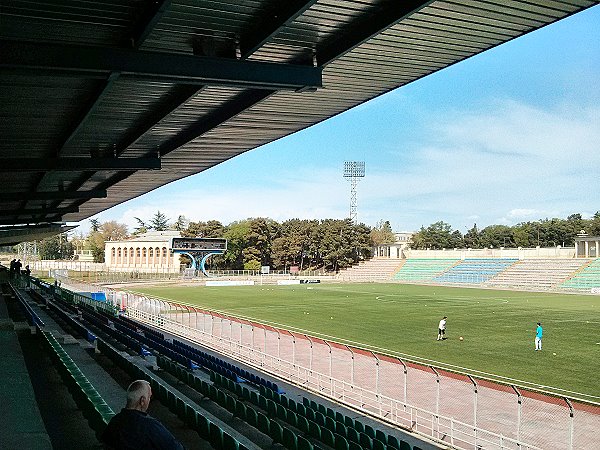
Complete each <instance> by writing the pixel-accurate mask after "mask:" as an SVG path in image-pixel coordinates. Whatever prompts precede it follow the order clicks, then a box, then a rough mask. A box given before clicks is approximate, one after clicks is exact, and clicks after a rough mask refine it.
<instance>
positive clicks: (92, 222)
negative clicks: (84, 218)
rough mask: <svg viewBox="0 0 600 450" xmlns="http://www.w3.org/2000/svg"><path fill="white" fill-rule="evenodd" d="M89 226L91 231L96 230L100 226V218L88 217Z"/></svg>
mask: <svg viewBox="0 0 600 450" xmlns="http://www.w3.org/2000/svg"><path fill="white" fill-rule="evenodd" d="M90 226H91V227H92V231H98V229H99V228H100V220H98V219H90Z"/></svg>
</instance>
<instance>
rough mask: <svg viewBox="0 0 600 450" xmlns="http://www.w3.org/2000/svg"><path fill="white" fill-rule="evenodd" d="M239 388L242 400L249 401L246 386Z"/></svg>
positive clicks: (248, 392) (248, 391)
mask: <svg viewBox="0 0 600 450" xmlns="http://www.w3.org/2000/svg"><path fill="white" fill-rule="evenodd" d="M240 386H241V385H240ZM241 387H242V398H244V399H245V400H250V389H248V388H247V387H246V386H241Z"/></svg>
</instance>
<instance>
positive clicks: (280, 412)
mask: <svg viewBox="0 0 600 450" xmlns="http://www.w3.org/2000/svg"><path fill="white" fill-rule="evenodd" d="M275 417H277V418H278V419H279V420H281V421H283V422H287V410H286V409H285V408H284V407H283V406H282V405H275Z"/></svg>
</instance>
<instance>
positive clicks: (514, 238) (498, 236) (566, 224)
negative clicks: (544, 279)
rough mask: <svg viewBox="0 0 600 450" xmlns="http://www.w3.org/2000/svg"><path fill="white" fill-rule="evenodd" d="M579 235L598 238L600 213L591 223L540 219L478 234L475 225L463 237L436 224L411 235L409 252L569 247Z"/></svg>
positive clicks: (573, 218)
mask: <svg viewBox="0 0 600 450" xmlns="http://www.w3.org/2000/svg"><path fill="white" fill-rule="evenodd" d="M582 231H583V232H584V233H586V234H588V235H590V236H599V235H600V212H596V214H594V216H593V217H592V218H591V219H583V218H582V215H581V214H572V215H570V216H569V217H567V218H566V219H557V218H554V219H543V220H539V221H536V222H521V223H518V224H516V225H513V226H507V225H490V226H487V227H485V228H483V229H481V230H480V229H479V228H478V227H477V224H474V225H473V227H472V228H471V229H470V230H466V232H465V233H464V234H462V233H461V232H460V231H459V230H453V229H452V226H451V225H449V224H447V223H446V222H443V221H439V222H435V223H433V224H431V225H429V226H428V227H421V229H420V230H419V231H417V232H416V233H415V234H413V236H412V244H411V248H414V249H427V248H430V249H433V250H440V249H444V248H447V249H451V248H473V249H482V248H500V247H504V248H518V247H523V248H533V247H538V246H539V247H557V246H561V247H572V246H573V245H574V244H575V237H576V236H577V235H578V234H579V233H581V232H582Z"/></svg>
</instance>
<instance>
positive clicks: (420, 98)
mask: <svg viewBox="0 0 600 450" xmlns="http://www.w3.org/2000/svg"><path fill="white" fill-rule="evenodd" d="M347 160H350V161H353V160H356V161H365V163H366V177H365V178H364V179H363V180H361V182H360V183H359V184H358V219H359V221H361V222H364V223H366V224H368V225H375V224H376V223H377V221H379V220H382V219H383V220H389V221H390V223H391V224H392V228H393V229H394V231H405V230H406V231H413V230H417V229H418V228H420V227H421V226H422V225H424V226H427V225H429V224H431V223H433V222H436V221H438V220H444V221H445V222H448V223H450V224H451V225H452V227H453V228H454V229H458V230H460V231H461V232H463V233H464V232H465V231H466V229H467V228H470V227H471V226H472V225H473V223H477V225H478V226H479V227H480V228H482V227H485V226H487V225H491V224H506V225H513V224H516V223H518V222H522V221H527V220H538V219H540V218H546V217H548V218H551V217H561V218H565V217H567V216H568V215H569V214H573V213H582V214H583V215H584V216H590V215H592V214H593V213H594V212H596V211H598V210H600V201H599V200H600V6H595V7H593V8H591V9H588V10H586V11H584V12H582V13H579V14H576V15H574V16H572V17H569V18H567V19H564V20H562V21H560V22H558V23H556V24H553V25H550V26H547V27H545V28H542V29H540V30H537V31H535V32H533V33H529V34H528V35H526V36H523V37H521V38H518V39H516V40H513V41H511V42H508V43H506V44H504V45H501V46H499V47H497V48H495V49H492V50H489V51H487V52H484V53H483V54H481V55H477V56H475V57H473V58H470V59H468V60H466V61H463V62H461V63H458V64H455V65H454V66H451V67H449V68H447V69H445V70H442V71H439V72H437V73H435V74H433V75H430V76H428V77H425V78H424V79H421V80H419V81H416V82H414V83H411V84H409V85H407V86H404V87H402V88H399V89H397V90H395V91H393V92H390V93H388V94H386V95H383V96H381V97H378V98H376V99H374V100H372V101H370V102H367V103H365V104H363V105H360V106H358V107H356V108H354V109H352V110H349V111H347V112H345V113H343V114H340V115H338V116H336V117H334V118H332V119H329V120H327V121H325V122H322V123H320V124H317V125H315V126H313V127H311V128H308V129H306V130H303V131H300V132H298V133H295V134H293V135H291V136H288V137H286V138H283V139H280V140H278V141H276V142H272V143H270V144H268V145H264V146H262V147H260V148H258V149H255V150H252V151H250V152H247V153H245V154H243V155H240V156H238V157H236V158H234V159H232V160H230V161H227V162H225V163H223V164H220V165H219V166H216V167H213V168H212V169H210V170H207V171H205V172H202V173H200V174H197V175H194V176H192V177H188V178H186V179H184V180H180V181H177V182H174V183H171V184H170V185H167V186H164V187H162V188H160V189H157V190H155V191H153V192H151V193H148V194H146V195H143V196H141V197H138V198H136V199H133V200H130V201H128V202H126V203H123V204H121V205H118V206H116V207H114V208H111V209H109V210H107V211H104V212H102V213H100V214H98V215H97V216H95V217H96V218H98V219H100V221H101V222H104V221H108V220H116V221H118V222H121V223H126V224H127V225H128V226H129V228H130V230H132V229H133V228H134V226H135V219H134V217H136V216H137V217H141V218H144V219H149V218H150V217H151V216H152V215H153V214H154V213H155V212H156V211H157V210H160V211H161V212H163V213H165V214H166V215H167V216H168V217H169V218H170V219H172V220H174V219H176V218H177V216H178V215H179V214H183V215H185V216H186V217H187V218H188V219H191V220H194V221H199V220H202V221H206V220H210V219H217V220H220V221H221V222H223V223H224V224H228V223H230V222H232V221H234V220H240V219H245V218H248V217H270V218H273V219H275V220H277V221H280V222H281V221H283V220H286V219H290V218H302V219H305V218H307V219H315V218H316V219H322V218H343V217H347V215H348V212H349V203H350V187H349V183H347V182H346V181H345V180H344V179H343V178H342V168H343V163H344V161H347ZM87 229H89V221H84V222H82V223H81V227H80V228H79V230H80V231H86V230H87Z"/></svg>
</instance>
